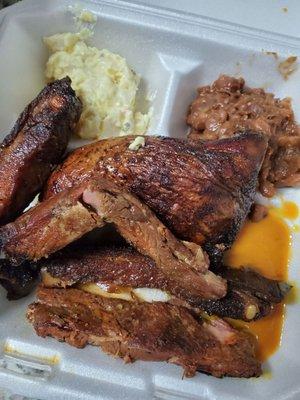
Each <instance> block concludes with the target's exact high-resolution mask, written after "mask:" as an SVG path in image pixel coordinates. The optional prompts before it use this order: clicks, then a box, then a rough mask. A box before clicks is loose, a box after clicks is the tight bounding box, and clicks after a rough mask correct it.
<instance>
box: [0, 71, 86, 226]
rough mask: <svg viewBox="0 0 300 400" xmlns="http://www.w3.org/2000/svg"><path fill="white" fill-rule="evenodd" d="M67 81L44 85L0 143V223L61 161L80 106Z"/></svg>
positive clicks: (12, 216)
mask: <svg viewBox="0 0 300 400" xmlns="http://www.w3.org/2000/svg"><path fill="white" fill-rule="evenodd" d="M70 83H71V80H70V79H69V78H64V79H61V80H58V81H55V82H53V83H50V84H49V85H47V86H46V87H45V88H44V89H43V90H42V91H41V93H40V94H39V95H38V96H37V98H36V99H34V100H33V101H32V102H31V103H30V104H29V105H28V106H27V107H26V108H25V110H24V111H23V112H22V114H21V115H20V117H19V119H18V120H17V122H16V123H15V126H14V127H13V129H12V131H11V133H10V134H9V135H8V136H7V137H6V138H5V139H4V141H3V143H2V145H1V147H0V224H4V223H7V222H9V221H12V220H14V219H15V218H16V217H17V216H18V215H19V214H20V213H21V212H22V211H23V210H24V208H25V207H26V206H27V205H28V204H29V203H30V202H31V201H32V200H33V198H34V197H35V195H36V194H38V193H39V192H40V190H41V189H42V187H43V185H44V183H45V182H46V180H47V179H48V177H49V175H50V173H51V172H52V170H53V169H54V168H55V167H56V166H57V164H59V163H60V162H61V158H62V156H63V155H64V153H65V151H66V148H67V145H68V142H69V138H70V135H71V132H72V130H73V129H74V127H75V125H76V123H77V121H78V120H79V117H80V114H81V108H82V107H81V102H80V100H79V99H78V98H77V97H76V95H75V92H74V91H73V89H72V88H71V85H70Z"/></svg>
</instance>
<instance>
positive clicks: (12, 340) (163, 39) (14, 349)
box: [0, 0, 300, 400]
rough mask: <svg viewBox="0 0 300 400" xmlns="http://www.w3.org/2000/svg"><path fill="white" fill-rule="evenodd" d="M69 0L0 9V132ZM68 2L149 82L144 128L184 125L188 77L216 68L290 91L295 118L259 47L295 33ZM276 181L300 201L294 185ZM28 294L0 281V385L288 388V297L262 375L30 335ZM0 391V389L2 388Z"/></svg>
mask: <svg viewBox="0 0 300 400" xmlns="http://www.w3.org/2000/svg"><path fill="white" fill-rule="evenodd" d="M73 3H74V2H72V1H61V0H24V1H23V2H22V3H20V4H18V5H16V6H13V7H9V8H7V9H4V10H3V11H1V12H0V60H1V62H0V76H1V85H0V131H1V133H2V137H4V136H5V135H6V134H7V133H8V131H9V129H10V127H11V126H12V124H13V122H14V121H15V119H16V117H17V116H18V114H19V113H20V111H21V110H22V109H23V108H24V106H25V105H26V104H27V103H28V102H29V101H31V100H32V99H33V98H34V97H35V96H36V94H37V93H38V92H39V91H40V90H41V88H42V87H43V86H44V83H45V82H44V75H43V70H44V65H45V62H46V59H47V51H46V49H45V47H44V45H43V43H42V37H43V36H45V35H50V34H54V33H57V32H64V31H74V30H75V25H74V21H73V18H72V15H71V14H70V12H69V11H68V5H71V4H73ZM76 3H79V4H80V5H81V6H82V7H84V8H87V9H89V10H91V11H92V12H94V13H96V14H97V16H98V22H97V24H96V26H95V28H94V31H95V35H94V38H93V39H92V43H93V44H94V45H96V46H97V47H99V48H103V47H106V48H108V49H109V50H111V51H114V52H117V53H119V54H121V55H122V56H124V57H126V59H127V60H128V62H129V64H130V65H131V66H132V67H133V69H134V70H135V71H137V72H138V73H140V74H141V75H142V77H143V82H142V90H143V91H144V92H146V91H148V90H150V91H152V92H155V91H156V96H155V99H154V101H153V108H154V113H153V115H154V116H153V121H152V125H151V128H150V130H149V131H150V132H151V133H155V134H162V135H169V136H174V137H184V136H185V134H186V132H187V127H186V125H185V115H186V111H187V107H188V105H189V103H190V102H191V100H192V99H193V98H194V96H195V89H196V87H197V86H199V85H203V84H206V83H210V82H212V81H213V80H214V79H216V77H217V76H218V75H219V74H220V73H227V74H231V75H242V76H243V77H245V78H246V81H247V83H248V84H249V85H250V86H258V87H263V88H266V89H267V90H270V91H272V92H274V93H275V94H276V95H278V96H280V97H284V96H291V97H292V98H293V106H294V110H295V111H296V115H297V116H298V120H300V90H299V84H298V83H299V82H300V79H299V78H300V70H297V71H296V72H295V73H294V74H293V75H292V76H291V77H290V78H289V79H288V80H287V81H285V80H284V79H283V78H282V77H281V75H280V74H279V73H278V70H277V64H278V60H276V59H275V57H273V56H272V55H268V54H267V53H266V51H273V52H277V53H278V54H279V55H280V56H281V57H282V58H286V57H288V56H290V55H299V50H300V41H299V39H294V38H291V37H287V36H280V35H276V34H270V33H266V32H262V31H256V30H251V29H248V28H243V27H238V26H235V25H233V24H225V23H222V22H220V21H214V20H211V19H207V20H205V19H203V18H201V17H197V16H195V15H191V14H189V15H188V14H184V13H181V14H178V13H176V12H172V11H165V10H163V9H157V8H150V7H144V6H141V5H136V4H128V3H126V2H121V1H119V2H116V1H113V0H112V1H78V2H76ZM78 143H79V142H76V144H78ZM282 193H283V194H284V196H285V197H287V198H290V199H293V200H294V201H297V202H298V203H300V193H299V190H296V189H294V190H285V191H283V192H282ZM299 243H300V235H299V233H298V234H295V235H294V237H293V256H292V260H291V263H290V280H291V281H293V282H300V268H299V265H300V249H299ZM297 244H298V248H297ZM33 299H34V296H33V295H32V296H30V297H27V298H25V299H21V300H19V301H14V302H8V301H7V300H6V298H5V293H4V290H3V291H1V293H0V300H1V308H0V387H1V388H3V389H6V390H8V391H9V392H10V393H11V394H18V395H23V396H27V397H30V398H38V399H47V400H50V399H55V400H57V399H66V400H67V399H85V400H95V399H124V400H127V399H130V400H141V399H143V400H148V399H168V400H169V399H195V400H196V399H197V400H206V399H209V400H216V399H218V400H219V399H222V400H234V399H237V400H253V399H255V400H260V399H263V400H269V399H270V400H271V399H272V400H275V399H276V400H279V399H280V400H281V399H285V400H288V399H289V400H292V399H300V345H299V332H300V305H299V304H292V305H289V306H288V307H287V312H286V323H285V328H284V332H283V336H282V344H281V347H280V349H279V350H278V351H277V352H276V354H275V355H274V356H272V357H271V358H270V359H269V361H268V362H267V363H266V366H265V370H266V371H270V372H271V373H270V374H267V376H263V377H261V378H258V379H248V380H246V379H231V378H225V379H216V378H212V377H210V376H206V375H203V374H198V375H197V376H196V377H194V378H193V379H183V380H182V371H181V369H180V368H179V367H176V366H174V365H169V364H167V363H145V362H136V363H134V364H132V365H124V363H123V362H122V360H120V359H114V358H112V357H110V356H107V355H105V354H104V353H102V352H101V351H100V350H99V349H97V348H95V347H91V346H89V347H87V348H85V349H83V350H78V349H75V348H73V347H71V346H68V345H67V344H64V343H58V342H57V341H55V340H54V339H50V338H47V339H42V338H40V337H38V336H36V335H35V333H34V331H33V328H32V327H31V326H30V325H29V323H28V322H27V321H26V319H25V312H26V307H27V305H28V304H29V303H30V302H32V301H33ZM1 396H2V395H1V390H0V399H2V398H3V399H4V395H3V397H1ZM27 397H26V398H27ZM9 398H11V399H13V398H14V399H16V398H21V397H14V396H13V395H12V396H11V397H9Z"/></svg>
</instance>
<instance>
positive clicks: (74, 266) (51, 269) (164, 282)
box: [39, 246, 289, 321]
mask: <svg viewBox="0 0 300 400" xmlns="http://www.w3.org/2000/svg"><path fill="white" fill-rule="evenodd" d="M39 266H40V267H41V268H42V281H43V284H44V285H45V286H51V287H63V288H66V287H71V286H75V287H78V285H79V286H81V285H82V284H90V283H95V284H100V287H101V285H105V286H107V288H108V291H109V292H110V293H116V295H117V294H118V293H119V292H120V291H122V288H123V290H125V291H126V290H127V289H129V288H155V289H160V290H163V291H165V292H167V293H171V294H172V295H173V296H172V298H171V299H170V300H169V301H171V302H172V303H176V304H182V305H184V306H186V307H189V308H191V307H195V308H198V309H199V310H202V311H206V312H207V313H208V314H210V315H211V314H215V315H218V316H220V317H230V318H235V319H242V320H246V321H248V320H253V319H258V318H261V317H263V316H265V315H267V314H268V313H269V312H270V311H271V309H272V306H273V304H274V303H279V302H281V301H282V300H283V298H284V295H285V294H286V292H287V291H288V290H289V286H288V285H286V284H284V283H281V282H277V281H273V280H270V279H267V278H265V277H263V276H262V275H259V274H257V273H256V272H254V271H252V270H250V269H244V268H241V269H232V268H229V267H225V266H222V268H220V273H221V274H222V276H223V277H224V278H227V279H228V293H227V294H226V296H225V297H223V298H222V299H218V300H201V299H196V298H191V296H190V295H189V293H185V292H180V293H179V295H180V297H177V295H178V293H177V291H176V287H174V286H173V285H172V283H171V282H170V281H169V280H168V279H167V277H166V276H165V275H164V274H163V273H162V271H161V270H160V269H159V268H158V267H157V265H156V264H155V262H154V261H153V260H152V259H151V258H149V257H147V256H144V255H142V254H140V253H139V252H137V251H136V250H134V249H133V248H132V247H128V246H120V247H116V246H108V247H99V246H98V247H97V246H92V247H85V248H82V247H81V248H75V246H71V247H69V248H68V249H64V250H62V251H61V252H58V253H55V254H54V255H53V256H51V257H49V258H48V259H44V260H41V261H40V262H39ZM127 291H128V290H127ZM132 300H134V298H132Z"/></svg>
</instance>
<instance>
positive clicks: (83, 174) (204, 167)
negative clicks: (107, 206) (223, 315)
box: [44, 132, 266, 259]
mask: <svg viewBox="0 0 300 400" xmlns="http://www.w3.org/2000/svg"><path fill="white" fill-rule="evenodd" d="M133 141H134V137H133V136H128V137H122V138H115V139H108V140H101V141H99V142H96V143H92V144H90V145H87V146H84V147H82V148H79V149H77V150H75V151H74V152H73V153H71V155H70V156H69V157H68V158H67V159H66V161H65V162H64V163H63V165H62V166H60V167H59V168H58V169H57V170H56V171H54V173H53V174H52V176H51V177H50V179H49V182H48V186H47V189H46V191H45V194H44V198H49V197H51V196H52V195H54V194H56V193H58V192H60V191H62V190H64V189H65V188H68V187H72V186H74V185H77V184H79V183H80V182H82V181H84V180H86V179H87V178H88V177H89V176H90V175H91V174H92V173H93V172H94V171H95V170H97V172H98V173H99V174H100V175H101V176H104V177H106V178H108V179H110V180H113V181H114V182H115V183H117V184H121V185H124V186H125V187H126V188H127V190H129V191H130V192H132V193H134V194H135V195H136V196H138V197H139V198H140V199H141V200H142V201H143V202H145V203H146V204H147V205H148V206H149V207H150V208H151V209H152V210H153V211H154V212H155V213H156V215H157V216H158V217H159V218H160V219H161V221H162V222H163V223H164V224H165V225H166V226H167V227H168V228H169V229H170V230H171V231H172V232H173V233H174V234H175V235H176V236H177V237H179V238H181V239H184V240H188V241H191V242H195V243H197V244H201V245H203V246H204V248H205V250H206V251H207V252H208V253H209V255H210V256H211V259H213V257H214V256H215V255H219V254H220V253H222V252H223V251H224V249H226V248H228V247H229V246H230V245H231V244H232V242H233V241H234V239H235V237H236V234H237V232H238V231H239V229H240V227H241V225H242V223H243V222H244V220H245V217H246V215H247V214H248V212H249V209H250V206H251V204H252V202H253V197H254V194H255V190H256V186H257V177H258V173H259V170H260V167H261V163H262V160H263V158H264V154H265V150H266V138H264V137H263V136H261V135H259V134H255V133H250V132H248V133H245V134H243V135H240V136H235V137H233V138H229V139H224V140H218V141H216V142H213V141H210V142H206V143H204V144H201V143H195V144H192V143H188V142H187V141H184V140H179V139H171V138H162V137H151V136H148V137H145V145H144V146H143V147H140V148H139V149H138V150H130V149H129V148H128V146H129V145H130V143H131V142H133Z"/></svg>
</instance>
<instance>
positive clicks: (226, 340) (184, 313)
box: [27, 287, 261, 377]
mask: <svg viewBox="0 0 300 400" xmlns="http://www.w3.org/2000/svg"><path fill="white" fill-rule="evenodd" d="M37 297H38V301H37V303H34V304H32V305H31V306H29V309H28V313H27V316H28V319H29V320H30V322H31V323H32V324H33V326H34V328H35V330H36V332H37V334H38V335H40V336H42V337H46V336H52V337H54V338H56V339H58V340H63V341H66V342H67V343H69V344H71V345H72V346H76V347H84V346H86V345H87V344H92V345H96V346H100V347H101V348H102V350H103V351H105V352H107V353H109V354H112V355H118V356H119V357H121V358H123V359H124V360H125V361H126V362H132V361H135V360H147V361H168V362H171V363H175V364H178V365H180V366H182V367H183V369H184V372H185V375H186V376H193V375H194V374H195V372H196V371H197V370H198V371H203V372H206V373H209V374H212V375H214V376H217V377H221V376H224V375H228V376H236V377H251V376H258V375H260V373H261V367H260V364H259V362H258V361H257V360H256V359H255V350H254V345H253V342H252V340H251V339H250V338H249V337H248V336H246V335H245V334H244V333H242V332H238V331H236V330H234V329H233V328H231V327H230V326H229V325H228V324H227V323H226V322H224V321H222V320H219V319H214V320H212V321H205V322H204V321H201V320H198V319H196V318H195V317H193V315H192V314H191V313H190V312H189V311H188V310H186V309H185V308H183V307H177V306H174V305H170V304H166V303H152V304H150V303H134V302H127V301H122V300H115V299H106V298H104V297H100V296H94V295H91V294H89V293H85V292H82V291H81V290H77V289H47V288H43V287H41V288H40V289H39V290H38V293H37Z"/></svg>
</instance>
